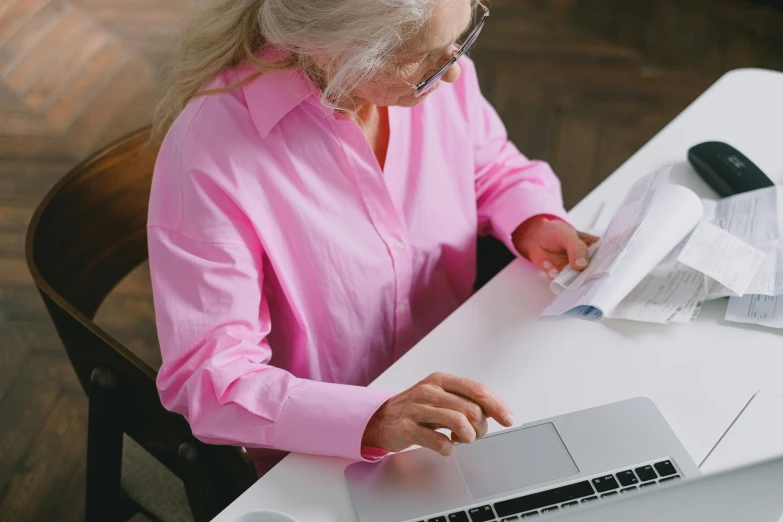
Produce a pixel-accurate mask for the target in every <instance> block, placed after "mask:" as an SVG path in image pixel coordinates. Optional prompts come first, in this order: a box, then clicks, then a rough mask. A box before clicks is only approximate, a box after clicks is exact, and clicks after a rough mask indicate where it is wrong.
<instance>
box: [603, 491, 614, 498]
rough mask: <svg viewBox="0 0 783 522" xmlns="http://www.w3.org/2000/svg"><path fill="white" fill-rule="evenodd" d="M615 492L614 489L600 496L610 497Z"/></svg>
mask: <svg viewBox="0 0 783 522" xmlns="http://www.w3.org/2000/svg"><path fill="white" fill-rule="evenodd" d="M616 494H617V492H616V491H610V492H609V493H604V494H603V495H601V498H604V497H611V496H612V495H616Z"/></svg>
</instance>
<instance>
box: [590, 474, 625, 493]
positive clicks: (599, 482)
mask: <svg viewBox="0 0 783 522" xmlns="http://www.w3.org/2000/svg"><path fill="white" fill-rule="evenodd" d="M593 486H595V490H596V491H597V492H599V493H603V492H604V491H609V490H610V489H617V488H619V487H620V484H618V483H617V481H616V480H615V479H614V477H613V476H612V475H607V476H605V477H598V478H594V479H593Z"/></svg>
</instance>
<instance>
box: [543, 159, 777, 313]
mask: <svg viewBox="0 0 783 522" xmlns="http://www.w3.org/2000/svg"><path fill="white" fill-rule="evenodd" d="M667 178H668V168H665V169H661V170H659V171H657V172H655V173H653V174H650V175H648V176H645V177H644V178H642V179H640V180H639V181H638V182H637V183H636V184H635V185H634V186H633V187H632V188H631V190H630V191H629V193H628V195H627V196H626V198H625V200H624V201H623V203H622V205H621V206H620V208H619V210H618V211H617V213H616V214H615V216H614V218H613V219H612V220H611V223H610V224H609V227H608V229H607V231H606V233H605V234H604V235H603V237H602V238H601V240H600V241H599V242H598V243H596V244H595V245H593V246H591V248H590V255H591V263H590V266H588V268H587V269H586V270H584V271H583V272H577V271H575V270H572V269H571V268H570V267H566V268H565V269H564V270H563V271H562V272H561V273H560V274H559V275H558V276H557V277H556V278H555V279H554V280H553V281H552V283H551V284H550V288H551V290H552V292H553V293H554V294H555V295H556V297H555V299H554V300H553V301H552V303H551V304H550V305H549V306H548V307H547V308H546V309H545V310H544V312H543V313H542V315H541V318H542V319H554V318H559V317H580V318H583V319H588V320H596V321H597V320H602V319H604V318H606V317H609V318H617V319H628V320H635V321H645V322H654V323H664V324H665V323H670V322H674V323H690V322H693V321H695V320H696V318H697V317H698V315H699V312H700V310H701V307H702V305H703V303H704V301H705V300H708V299H715V298H718V297H726V296H742V295H747V294H752V293H763V291H769V292H770V293H771V295H777V294H775V293H774V292H778V291H779V292H780V293H783V249H781V247H780V241H779V239H780V237H781V233H780V231H781V230H783V223H781V216H783V212H780V211H779V210H780V205H781V202H782V201H783V194H782V193H781V190H780V188H779V187H771V188H768V189H762V190H759V191H754V192H752V193H745V194H740V195H738V196H734V197H731V198H725V199H722V200H719V201H714V200H699V198H698V197H697V196H696V195H695V194H694V193H693V192H692V191H690V190H689V189H687V188H685V187H682V186H679V185H667V184H666V183H665V181H666V179H667ZM759 290H762V292H758V291H759ZM737 299H739V298H737ZM743 302H744V301H743ZM737 306H739V305H737ZM780 315H781V316H783V313H781V314H780ZM727 319H728V320H731V319H729V317H728V315H727Z"/></svg>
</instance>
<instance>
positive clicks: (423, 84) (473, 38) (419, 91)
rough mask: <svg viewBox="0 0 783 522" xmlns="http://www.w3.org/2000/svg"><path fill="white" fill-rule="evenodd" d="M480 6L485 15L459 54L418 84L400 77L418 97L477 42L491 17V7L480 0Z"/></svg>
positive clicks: (433, 84) (430, 87) (435, 83)
mask: <svg viewBox="0 0 783 522" xmlns="http://www.w3.org/2000/svg"><path fill="white" fill-rule="evenodd" d="M478 5H479V7H481V9H483V10H484V15H483V16H482V17H481V20H479V23H478V24H477V25H476V27H475V29H473V31H471V33H470V35H469V36H468V38H467V39H466V40H465V43H464V44H462V47H460V49H459V51H457V54H455V55H454V56H453V57H452V58H451V59H450V60H449V61H448V62H446V63H445V64H444V65H443V66H442V67H441V68H440V69H438V70H437V71H435V74H433V75H432V76H430V77H429V78H427V79H425V80H423V81H421V82H419V83H417V84H416V85H414V84H412V83H410V82H408V81H406V80H404V79H403V78H400V77H399V76H397V78H399V79H400V80H402V81H403V82H405V83H407V84H408V85H409V86H410V87H411V88H412V89H414V90H415V91H416V93H415V94H414V96H415V97H416V98H418V97H420V96H423V95H424V94H425V93H426V92H427V91H429V90H430V89H432V88H433V87H434V86H435V85H437V83H438V82H439V81H440V79H441V78H443V76H444V75H445V74H446V73H447V72H448V70H449V69H450V68H451V66H452V65H454V64H455V63H457V60H459V59H460V58H462V55H464V54H465V53H466V52H467V51H468V49H470V48H471V46H472V45H473V44H474V43H476V40H477V39H478V37H479V34H481V30H482V29H483V28H484V25H485V24H486V23H487V18H489V8H488V7H487V6H485V5H484V4H482V3H481V2H478ZM395 76H396V75H395Z"/></svg>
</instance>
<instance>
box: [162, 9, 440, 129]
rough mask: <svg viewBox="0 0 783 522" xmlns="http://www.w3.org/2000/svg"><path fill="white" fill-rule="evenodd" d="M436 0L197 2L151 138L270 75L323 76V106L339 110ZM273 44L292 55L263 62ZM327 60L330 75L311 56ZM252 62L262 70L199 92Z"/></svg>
mask: <svg viewBox="0 0 783 522" xmlns="http://www.w3.org/2000/svg"><path fill="white" fill-rule="evenodd" d="M436 1H438V0H200V1H198V2H197V3H196V4H195V6H194V8H193V10H192V11H191V13H190V16H189V17H188V20H187V22H186V25H185V31H184V35H183V39H182V42H181V45H180V48H179V50H178V54H177V56H176V58H175V60H174V61H173V62H172V64H171V65H170V67H169V68H168V70H167V71H166V74H165V77H164V85H163V94H162V97H161V99H160V102H159V104H158V108H157V111H156V115H155V123H154V129H153V131H154V132H153V136H154V137H156V138H158V139H160V138H162V135H163V134H165V132H166V131H167V130H168V128H169V127H170V126H171V124H172V123H173V122H174V120H175V119H176V118H177V116H178V115H179V114H180V113H181V112H182V110H183V109H184V108H185V105H187V103H188V102H189V101H190V100H191V99H192V98H194V97H196V96H199V95H204V94H213V93H218V92H226V91H228V90H231V89H234V88H236V87H238V86H240V85H242V84H244V83H247V82H249V81H252V80H253V79H255V78H256V77H257V76H258V75H260V74H263V73H264V72H267V71H269V70H276V69H285V68H289V67H295V66H299V67H301V68H302V69H303V70H304V71H305V73H307V74H308V75H309V76H310V77H311V78H313V79H314V80H316V79H319V80H321V81H320V85H319V86H320V87H321V89H322V102H323V103H325V104H328V105H331V106H337V105H338V104H339V103H341V102H342V101H345V100H346V99H347V98H348V94H349V93H350V91H351V90H352V88H353V87H354V86H355V85H357V84H359V83H360V82H362V81H363V80H366V79H368V78H370V77H372V76H374V75H376V74H377V73H379V72H380V71H381V70H383V68H384V67H385V66H386V63H387V62H388V59H389V57H390V55H392V54H393V53H394V51H395V50H396V49H398V48H399V47H400V46H401V45H402V44H403V42H405V40H406V39H408V38H409V37H410V36H411V35H412V34H414V33H415V32H416V31H417V30H418V29H420V28H421V26H422V25H423V24H425V23H426V22H427V20H428V19H429V17H430V15H431V12H432V5H433V4H434V3H435V2H436ZM265 45H269V46H274V47H277V48H279V49H281V50H284V51H287V52H288V53H290V56H291V57H289V58H285V59H282V60H280V61H278V62H271V63H270V62H262V61H261V60H259V59H258V57H257V55H258V52H259V51H260V50H261V49H262V48H263V47H264V46H265ZM313 56H322V57H328V60H329V61H328V64H327V67H326V69H327V72H328V74H327V75H326V78H325V79H323V78H320V75H322V73H323V71H321V70H320V69H319V68H317V67H315V65H314V64H313V63H312V61H311V60H310V57H313ZM245 61H250V62H251V63H253V65H254V66H255V67H256V69H257V72H256V74H254V75H251V76H250V77H249V78H247V79H245V80H243V82H241V83H239V84H235V85H230V86H227V87H225V88H222V89H214V90H209V91H205V90H202V89H203V88H204V85H205V84H206V83H207V82H208V81H209V80H211V79H212V78H214V77H215V76H217V75H218V74H220V73H221V72H223V71H225V70H227V69H230V68H232V67H235V66H237V65H239V64H240V63H243V62H245Z"/></svg>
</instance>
